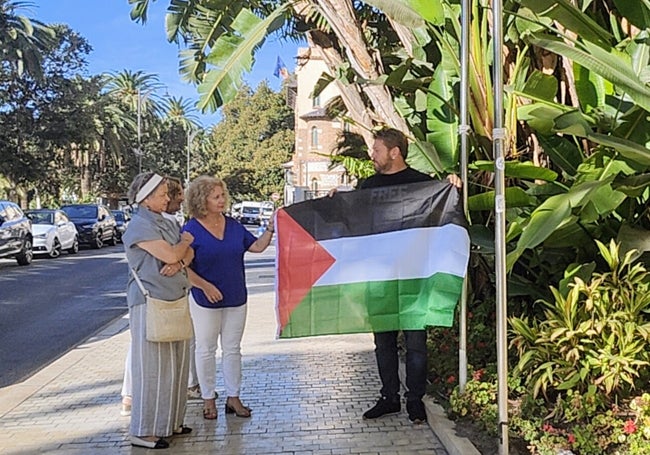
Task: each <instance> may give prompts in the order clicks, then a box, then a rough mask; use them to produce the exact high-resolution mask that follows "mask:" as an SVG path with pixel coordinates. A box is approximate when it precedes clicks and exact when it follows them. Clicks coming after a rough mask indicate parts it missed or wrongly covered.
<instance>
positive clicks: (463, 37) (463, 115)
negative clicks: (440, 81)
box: [458, 0, 471, 393]
mask: <svg viewBox="0 0 650 455" xmlns="http://www.w3.org/2000/svg"><path fill="white" fill-rule="evenodd" d="M460 14H461V17H460V20H461V32H460V125H459V126H458V133H459V135H460V173H461V179H463V210H464V212H465V218H466V219H467V220H468V221H469V212H468V210H467V155H468V153H467V147H468V140H469V115H468V113H467V112H468V99H469V98H468V94H469V77H468V75H469V20H470V16H471V10H470V0H462V2H461V13H460ZM458 328H459V332H460V333H459V334H458V386H459V388H460V393H463V392H464V391H465V385H466V384H467V277H465V280H464V281H463V291H462V293H461V297H460V311H459V318H458Z"/></svg>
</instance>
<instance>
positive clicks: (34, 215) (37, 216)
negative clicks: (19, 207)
mask: <svg viewBox="0 0 650 455" xmlns="http://www.w3.org/2000/svg"><path fill="white" fill-rule="evenodd" d="M27 217H28V218H29V219H30V220H32V223H34V224H54V212H27Z"/></svg>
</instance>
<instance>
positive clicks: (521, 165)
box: [469, 160, 558, 182]
mask: <svg viewBox="0 0 650 455" xmlns="http://www.w3.org/2000/svg"><path fill="white" fill-rule="evenodd" d="M505 164H506V166H505V170H504V173H505V176H506V177H510V178H518V179H527V180H544V181H547V182H553V181H555V180H557V177H558V175H557V172H555V171H552V170H551V169H547V168H545V167H540V166H535V165H534V164H533V163H531V162H521V161H506V163H505ZM469 168H470V169H473V170H481V171H493V170H494V161H485V160H479V161H474V162H473V163H471V164H470V166H469Z"/></svg>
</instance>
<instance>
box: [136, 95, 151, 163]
mask: <svg viewBox="0 0 650 455" xmlns="http://www.w3.org/2000/svg"><path fill="white" fill-rule="evenodd" d="M151 92H153V90H147V92H146V93H145V94H144V95H141V94H140V89H138V104H137V115H138V148H137V150H136V151H135V154H136V155H138V174H140V173H142V155H143V154H144V152H143V151H142V103H144V102H145V101H146V100H147V98H148V97H149V95H151Z"/></svg>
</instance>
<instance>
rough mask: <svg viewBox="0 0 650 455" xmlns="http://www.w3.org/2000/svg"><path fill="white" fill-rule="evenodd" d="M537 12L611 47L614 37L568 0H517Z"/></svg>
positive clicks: (576, 32)
mask: <svg viewBox="0 0 650 455" xmlns="http://www.w3.org/2000/svg"><path fill="white" fill-rule="evenodd" d="M517 1H518V2H519V3H520V4H521V5H522V6H525V7H526V8H529V9H530V10H531V11H533V12H534V13H535V14H538V15H542V16H544V17H548V18H551V19H553V20H554V21H557V22H558V23H560V24H562V25H563V26H564V27H565V28H567V29H569V30H571V31H572V32H574V33H575V34H576V35H578V36H580V37H581V38H582V39H585V40H589V41H592V42H594V43H598V44H600V45H602V46H606V47H609V43H611V42H612V40H613V39H614V37H613V36H612V34H611V33H609V32H608V31H607V30H605V29H603V28H602V27H601V26H599V25H598V23H597V22H595V21H594V20H593V19H591V18H590V17H589V16H587V15H586V14H585V13H583V12H582V11H580V10H579V9H578V8H576V7H575V6H573V5H572V4H571V3H570V2H569V1H567V0H517Z"/></svg>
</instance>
